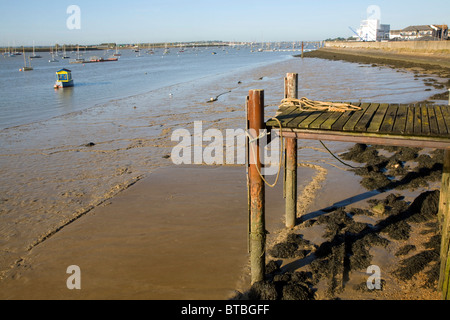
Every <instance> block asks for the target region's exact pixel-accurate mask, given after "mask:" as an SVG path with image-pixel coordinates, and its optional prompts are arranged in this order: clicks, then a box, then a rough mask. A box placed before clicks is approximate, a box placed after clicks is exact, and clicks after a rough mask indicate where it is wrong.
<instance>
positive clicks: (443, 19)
mask: <svg viewBox="0 0 450 320" xmlns="http://www.w3.org/2000/svg"><path fill="white" fill-rule="evenodd" d="M71 5H74V6H76V7H75V8H77V10H75V11H73V10H69V11H68V8H71V7H70V6H71ZM374 8H375V10H374ZM78 10H79V11H78ZM368 10H369V12H368ZM449 13H450V1H448V0H428V1H423V0H408V1H404V0H390V1H385V0H372V1H364V0H358V1H356V0H348V1H346V0H341V1H338V0H306V1H305V0H271V1H269V0H147V1H144V0H108V1H105V0H69V1H68V0H58V1H55V0H40V1H36V0H17V1H7V0H0V46H8V45H10V46H17V47H20V46H31V45H33V43H35V45H36V46H39V45H54V44H55V43H59V44H64V43H67V44H99V43H105V42H113V43H114V42H115V43H157V42H163V43H165V42H167V43H171V42H188V41H207V40H222V41H254V42H269V41H274V42H278V41H318V40H325V39H327V38H335V37H350V36H352V35H353V33H352V31H351V30H350V28H349V27H351V28H353V29H355V30H356V29H357V28H358V27H359V24H360V22H361V20H364V19H367V17H368V16H373V15H374V14H375V15H377V16H379V17H380V19H381V23H383V24H390V25H391V29H402V28H405V27H407V26H410V25H422V24H450V14H449Z"/></svg>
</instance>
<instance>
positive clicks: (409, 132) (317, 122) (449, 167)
mask: <svg viewBox="0 0 450 320" xmlns="http://www.w3.org/2000/svg"><path fill="white" fill-rule="evenodd" d="M297 92H298V75H297V74H295V73H289V74H287V76H286V78H285V95H284V98H285V99H286V98H291V99H297V98H298V97H297ZM349 104H351V105H352V106H355V107H358V110H348V111H345V112H342V111H328V110H307V111H305V110H301V109H300V108H298V106H294V105H287V106H282V107H280V108H279V110H278V111H277V114H276V116H275V118H276V119H274V118H272V119H271V120H269V121H267V122H266V123H265V122H264V120H263V119H264V90H250V92H249V96H248V97H247V121H248V123H247V125H248V128H249V129H251V130H256V132H259V131H258V130H261V129H267V131H270V130H277V131H279V132H281V134H282V136H283V138H284V139H285V142H284V144H285V151H284V152H285V179H284V180H285V196H286V205H285V207H286V208H285V210H286V227H287V228H293V227H294V226H295V223H296V218H297V212H296V209H297V140H298V139H313V140H321V141H322V140H324V141H343V142H355V143H364V144H376V145H392V146H406V147H419V148H436V149H443V150H445V154H444V168H443V174H442V183H441V190H440V203H439V212H438V220H439V223H440V230H441V235H442V240H441V254H440V259H441V270H440V279H439V290H440V291H441V292H442V296H443V299H447V300H450V278H449V277H450V254H449V253H450V252H449V250H450V248H449V242H450V201H449V199H450V187H449V185H450V106H444V105H427V104H417V105H412V104H387V103H350V102H349ZM449 104H450V103H449ZM280 126H281V128H280ZM250 143H253V144H254V145H253V147H254V148H256V153H255V156H256V157H257V159H253V157H254V155H253V154H252V153H249V155H248V157H249V160H250V161H249V164H248V166H249V168H248V172H249V175H248V179H249V181H248V184H249V204H250V205H249V207H250V260H251V279H252V280H251V281H252V283H255V282H258V281H261V280H263V279H264V273H265V272H264V271H265V270H264V268H265V239H266V238H265V232H266V231H265V221H264V220H265V218H264V213H265V212H264V211H265V209H264V201H265V200H264V199H265V198H264V193H265V189H264V180H263V178H264V177H263V176H262V175H261V174H259V172H261V168H262V164H261V162H262V161H261V159H260V150H261V149H262V147H263V146H262V145H260V142H259V141H253V142H250Z"/></svg>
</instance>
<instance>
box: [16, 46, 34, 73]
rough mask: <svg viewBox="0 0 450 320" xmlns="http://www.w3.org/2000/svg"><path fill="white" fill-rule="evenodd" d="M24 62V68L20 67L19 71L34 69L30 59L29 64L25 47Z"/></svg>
mask: <svg viewBox="0 0 450 320" xmlns="http://www.w3.org/2000/svg"><path fill="white" fill-rule="evenodd" d="M23 63H24V66H23V68H22V69H20V70H19V71H32V70H33V67H32V66H31V60H30V65H29V66H28V65H27V56H26V55H25V48H23Z"/></svg>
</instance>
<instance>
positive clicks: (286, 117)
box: [266, 106, 296, 127]
mask: <svg viewBox="0 0 450 320" xmlns="http://www.w3.org/2000/svg"><path fill="white" fill-rule="evenodd" d="M295 110H296V107H294V106H290V107H288V108H285V109H284V110H283V111H282V112H281V113H280V114H279V115H277V116H276V118H277V119H278V120H280V122H281V125H282V126H283V127H285V126H286V123H288V122H289V121H291V120H292V115H291V113H293V112H294V111H295ZM266 125H267V126H271V127H278V122H277V121H275V120H273V119H271V120H269V121H267V123H266Z"/></svg>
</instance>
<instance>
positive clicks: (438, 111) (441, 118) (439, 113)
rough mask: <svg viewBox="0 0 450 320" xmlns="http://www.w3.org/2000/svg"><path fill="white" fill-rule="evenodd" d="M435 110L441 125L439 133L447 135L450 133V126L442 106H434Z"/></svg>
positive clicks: (438, 122)
mask: <svg viewBox="0 0 450 320" xmlns="http://www.w3.org/2000/svg"><path fill="white" fill-rule="evenodd" d="M434 112H435V114H436V120H437V124H438V127H439V134H440V135H447V134H448V128H447V125H446V124H445V120H444V115H443V114H442V111H441V107H440V106H434Z"/></svg>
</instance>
